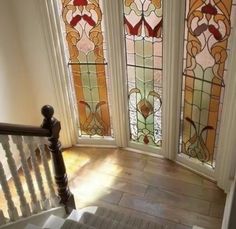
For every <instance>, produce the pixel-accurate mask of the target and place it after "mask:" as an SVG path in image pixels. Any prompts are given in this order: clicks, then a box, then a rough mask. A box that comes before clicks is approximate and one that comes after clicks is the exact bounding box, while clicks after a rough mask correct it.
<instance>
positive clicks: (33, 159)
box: [24, 137, 50, 209]
mask: <svg viewBox="0 0 236 229" xmlns="http://www.w3.org/2000/svg"><path fill="white" fill-rule="evenodd" d="M24 141H25V143H26V144H27V145H28V148H29V151H30V155H31V163H32V166H33V170H34V172H35V177H36V180H37V184H38V188H39V191H40V196H41V203H42V207H43V209H49V208H50V204H49V200H48V199H47V197H46V193H45V189H44V186H43V179H42V175H41V173H40V169H39V165H38V162H37V158H36V152H35V150H36V149H37V142H36V139H35V138H34V137H24Z"/></svg>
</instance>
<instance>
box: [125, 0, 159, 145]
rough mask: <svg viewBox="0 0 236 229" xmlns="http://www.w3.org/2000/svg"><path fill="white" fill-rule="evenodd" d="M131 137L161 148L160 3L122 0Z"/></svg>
mask: <svg viewBox="0 0 236 229" xmlns="http://www.w3.org/2000/svg"><path fill="white" fill-rule="evenodd" d="M124 26H125V41H126V60H127V77H128V93H129V122H130V134H131V136H130V138H131V140H132V141H134V142H138V143H142V144H145V145H152V146H161V141H162V134H161V132H162V130H161V129H162V127H161V126H162V125H161V113H162V112H161V107H162V1H161V0H124Z"/></svg>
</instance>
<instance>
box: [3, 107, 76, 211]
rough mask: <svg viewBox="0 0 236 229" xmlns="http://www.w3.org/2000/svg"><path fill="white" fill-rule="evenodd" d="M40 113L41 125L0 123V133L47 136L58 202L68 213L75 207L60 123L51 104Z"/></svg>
mask: <svg viewBox="0 0 236 229" xmlns="http://www.w3.org/2000/svg"><path fill="white" fill-rule="evenodd" d="M41 113H42V115H43V116H44V120H43V123H42V125H41V127H37V126H27V125H18V124H9V123H0V135H20V136H39V137H48V141H49V145H48V149H49V150H50V152H51V155H52V163H53V168H54V178H55V181H56V185H57V191H58V196H59V198H60V203H61V204H63V205H64V206H65V209H66V212H67V213H70V212H71V211H72V210H73V209H75V201H74V196H73V194H72V193H71V192H70V189H69V186H68V178H67V173H66V167H65V163H64V159H63V156H62V151H61V142H60V141H59V133H60V130H61V124H60V122H59V121H58V120H57V119H56V118H54V117H53V114H54V109H53V107H52V106H50V105H45V106H43V107H42V109H41Z"/></svg>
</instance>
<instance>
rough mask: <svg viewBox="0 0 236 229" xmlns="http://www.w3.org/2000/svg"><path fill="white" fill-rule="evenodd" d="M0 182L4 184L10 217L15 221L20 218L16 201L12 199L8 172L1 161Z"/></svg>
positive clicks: (3, 188)
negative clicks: (6, 172) (7, 176)
mask: <svg viewBox="0 0 236 229" xmlns="http://www.w3.org/2000/svg"><path fill="white" fill-rule="evenodd" d="M0 183H1V186H2V190H3V193H4V196H5V198H6V201H7V207H8V214H9V218H10V220H12V221H15V220H17V219H18V218H19V215H18V212H17V209H16V206H15V205H14V202H13V200H12V195H11V192H10V189H9V186H8V183H7V178H6V174H5V172H4V169H3V166H2V163H1V162H0Z"/></svg>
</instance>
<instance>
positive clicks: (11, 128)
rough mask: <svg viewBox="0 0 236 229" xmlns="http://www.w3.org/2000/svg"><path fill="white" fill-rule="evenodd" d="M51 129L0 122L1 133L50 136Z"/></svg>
mask: <svg viewBox="0 0 236 229" xmlns="http://www.w3.org/2000/svg"><path fill="white" fill-rule="evenodd" d="M50 134H51V133H50V131H49V130H47V129H44V128H42V127H37V126H27V125H18V124H10V123H2V122H0V135H20V136H38V137H49V136H50Z"/></svg>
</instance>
